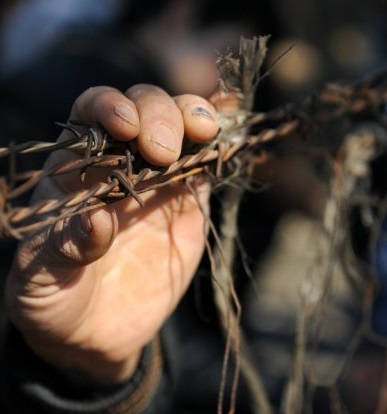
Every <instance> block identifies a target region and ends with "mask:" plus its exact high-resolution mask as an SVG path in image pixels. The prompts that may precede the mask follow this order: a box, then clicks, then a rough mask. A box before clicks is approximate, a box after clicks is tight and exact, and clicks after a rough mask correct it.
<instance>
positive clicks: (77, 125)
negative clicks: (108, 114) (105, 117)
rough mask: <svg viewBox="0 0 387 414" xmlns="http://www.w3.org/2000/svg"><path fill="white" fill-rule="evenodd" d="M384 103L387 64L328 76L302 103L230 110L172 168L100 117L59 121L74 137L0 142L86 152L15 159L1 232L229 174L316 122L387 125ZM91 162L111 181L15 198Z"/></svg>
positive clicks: (6, 183) (2, 202) (0, 192)
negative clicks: (51, 159)
mask: <svg viewBox="0 0 387 414" xmlns="http://www.w3.org/2000/svg"><path fill="white" fill-rule="evenodd" d="M386 104H387V71H381V72H379V73H376V74H373V75H369V76H367V77H365V78H364V79H362V80H361V81H359V82H357V83H353V84H349V83H340V82H337V83H329V84H327V85H325V86H324V87H323V88H322V89H321V90H320V91H318V92H317V93H315V94H313V95H311V96H309V97H307V98H306V99H305V100H303V101H302V102H300V103H290V104H287V105H284V106H281V107H279V108H277V109H274V110H272V111H268V112H264V113H251V114H245V116H244V117H242V121H238V119H239V118H238V113H235V114H228V115H227V117H228V119H229V120H230V119H231V120H232V123H231V126H230V125H229V124H228V125H227V127H226V128H225V129H223V130H220V131H219V133H218V135H217V137H216V138H215V139H214V141H213V142H211V143H210V144H207V145H204V146H196V147H194V148H188V149H185V150H183V153H182V156H181V157H180V159H179V160H178V161H176V162H175V163H173V164H172V165H170V166H169V167H166V168H156V167H154V166H151V165H148V164H146V163H145V161H144V160H143V159H142V158H141V157H140V156H139V155H138V154H133V153H132V151H131V150H130V148H129V146H128V145H126V144H125V143H122V142H119V141H116V140H114V139H113V138H112V137H110V136H109V135H108V134H107V133H106V131H104V129H103V128H102V127H101V126H100V125H94V124H85V123H82V122H79V121H69V122H68V123H66V124H58V125H59V126H61V127H62V128H64V129H67V130H69V131H70V132H71V133H72V134H73V137H72V138H69V139H67V140H64V141H61V142H41V141H28V142H24V143H21V144H17V145H14V144H10V145H9V146H8V147H5V148H0V158H8V160H9V164H10V165H15V164H16V159H17V158H19V157H21V156H24V155H26V154H34V153H41V152H47V153H51V152H53V151H57V150H61V149H67V150H71V151H74V152H77V153H78V154H79V157H80V158H79V159H76V160H71V161H67V162H63V163H59V164H56V165H53V166H49V167H43V168H42V169H41V170H34V171H25V172H17V171H13V170H14V169H15V167H13V168H10V173H9V174H8V175H7V176H2V177H0V237H7V236H12V237H17V238H23V237H24V236H26V235H28V234H30V233H31V232H34V231H38V230H41V229H42V228H44V227H45V226H48V225H50V224H52V223H54V222H55V221H57V220H58V219H61V218H64V217H68V216H71V215H74V214H78V213H79V212H81V211H84V210H85V209H90V208H96V207H98V206H101V205H103V204H105V203H111V202H113V201H116V200H121V199H123V198H124V197H133V198H135V199H136V200H137V202H138V203H139V204H140V205H142V204H143V202H142V200H141V197H140V194H142V193H144V192H146V191H150V190H153V189H156V188H159V187H163V186H167V185H170V184H171V183H172V182H177V181H182V180H184V179H186V178H187V177H189V176H194V175H198V174H206V173H208V172H209V171H210V170H211V169H212V170H214V169H215V172H216V174H215V175H216V176H217V178H218V180H221V179H222V178H224V177H223V176H224V175H225V174H227V168H223V167H222V168H220V167H219V166H226V167H227V165H228V163H229V162H230V161H231V160H232V159H233V158H235V157H240V156H241V154H243V153H246V151H247V152H254V151H259V150H262V148H264V146H265V144H266V143H268V142H270V141H273V140H276V139H279V138H285V137H290V136H291V135H292V134H293V135H294V134H298V135H299V136H300V135H302V136H304V137H305V136H307V132H308V130H310V129H311V128H319V127H323V126H324V125H325V124H327V123H329V122H331V121H334V120H335V119H342V118H347V119H349V118H354V117H356V116H361V117H362V118H369V119H372V120H374V121H375V122H377V123H378V124H380V125H381V126H382V127H383V128H385V127H386V126H387V120H386ZM221 116H225V115H224V114H220V117H221ZM352 121H353V122H355V121H354V119H353V120H352ZM241 122H242V123H241ZM240 130H242V131H246V132H245V133H244V135H243V136H242V139H237V140H235V141H234V140H232V139H230V137H232V136H235V135H238V134H239V132H240ZM89 168H105V169H106V171H109V173H107V177H106V181H104V182H98V183H95V184H94V185H92V186H91V187H90V188H87V189H82V190H79V191H75V192H72V193H69V194H67V195H66V196H64V197H63V198H61V199H46V200H40V201H37V202H35V203H34V204H32V205H29V206H18V205H17V203H16V201H17V200H18V198H19V197H21V196H22V195H23V194H26V193H27V192H29V191H31V190H33V189H34V188H35V187H36V186H37V185H38V184H39V183H40V182H41V181H42V180H43V179H45V178H47V177H54V176H59V175H64V174H69V173H72V172H74V171H79V172H80V174H82V173H83V174H84V172H85V171H86V169H89ZM48 215H49V216H48Z"/></svg>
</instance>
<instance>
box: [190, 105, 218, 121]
mask: <svg viewBox="0 0 387 414" xmlns="http://www.w3.org/2000/svg"><path fill="white" fill-rule="evenodd" d="M191 115H193V116H204V117H205V118H209V119H211V120H213V121H214V117H213V116H212V114H211V112H210V111H209V110H208V109H207V108H204V107H203V106H198V107H196V108H194V109H193V110H192V112H191Z"/></svg>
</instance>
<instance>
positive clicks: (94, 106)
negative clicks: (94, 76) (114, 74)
mask: <svg viewBox="0 0 387 414" xmlns="http://www.w3.org/2000/svg"><path fill="white" fill-rule="evenodd" d="M70 119H75V120H80V121H85V122H91V123H94V122H95V123H99V124H102V126H103V127H104V128H105V129H106V130H107V131H108V132H109V134H110V135H111V136H113V137H114V138H116V139H119V140H122V141H128V140H131V139H134V138H135V137H137V135H138V133H139V130H140V121H139V117H138V113H137V109H136V105H135V104H134V103H133V102H131V101H130V100H129V99H128V98H127V97H126V96H125V95H124V94H123V93H122V92H120V91H119V90H117V89H114V88H111V87H108V86H97V87H92V88H89V89H87V90H86V91H85V92H83V93H82V94H81V95H80V96H79V97H78V98H77V99H76V100H75V102H74V105H73V107H72V109H71V114H70Z"/></svg>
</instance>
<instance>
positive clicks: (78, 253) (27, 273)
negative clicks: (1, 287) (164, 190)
mask: <svg viewBox="0 0 387 414" xmlns="http://www.w3.org/2000/svg"><path fill="white" fill-rule="evenodd" d="M117 229H118V220H117V216H116V213H115V212H114V210H112V209H110V208H103V209H99V210H94V211H89V212H86V213H83V214H80V215H76V216H74V217H71V218H69V219H64V220H61V221H59V222H58V223H56V224H55V225H53V226H52V227H51V228H50V229H49V230H48V231H47V232H42V233H40V234H39V235H37V236H35V237H32V238H31V239H29V240H27V241H25V242H24V243H22V244H21V245H20V247H19V249H18V251H17V253H16V257H15V260H14V265H13V268H12V270H11V274H10V279H11V280H12V279H13V281H14V282H16V284H17V285H18V286H19V288H20V287H22V286H23V285H24V288H22V289H23V290H24V289H25V288H27V291H30V289H31V288H32V287H33V286H35V287H36V288H38V287H44V286H48V285H52V284H59V285H62V283H64V282H65V283H67V282H69V280H71V279H72V278H75V277H77V276H78V275H79V273H80V272H81V271H82V269H83V267H84V266H86V265H88V264H90V263H92V262H94V261H96V260H98V259H99V258H101V257H102V256H103V255H104V254H105V253H106V252H107V251H108V249H109V248H110V246H111V244H112V242H113V240H114V237H115V235H116V234H117ZM64 279H65V280H64ZM11 283H12V282H11ZM34 290H35V288H34Z"/></svg>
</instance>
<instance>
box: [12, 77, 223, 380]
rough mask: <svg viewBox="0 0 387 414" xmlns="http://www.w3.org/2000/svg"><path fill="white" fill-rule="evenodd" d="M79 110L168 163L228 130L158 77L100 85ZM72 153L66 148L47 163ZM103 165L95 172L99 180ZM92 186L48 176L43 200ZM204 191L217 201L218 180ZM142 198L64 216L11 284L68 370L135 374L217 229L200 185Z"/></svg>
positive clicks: (21, 254) (54, 360)
mask: <svg viewBox="0 0 387 414" xmlns="http://www.w3.org/2000/svg"><path fill="white" fill-rule="evenodd" d="M70 118H71V119H78V120H82V121H87V122H99V123H101V124H102V125H103V126H104V128H105V129H106V130H107V131H108V132H109V133H110V135H111V136H113V137H114V138H116V139H117V140H121V141H130V140H136V141H137V145H138V148H139V152H140V154H141V155H142V156H143V157H144V158H145V159H147V160H148V161H149V162H151V163H153V164H155V165H163V166H165V165H169V164H171V163H172V162H174V161H175V160H177V159H178V157H179V155H180V150H181V146H182V141H183V135H184V136H186V137H188V139H191V140H193V141H196V142H206V141H208V140H210V139H211V138H213V137H214V136H215V135H216V132H217V130H218V125H217V121H216V112H215V110H214V108H213V106H212V105H211V104H210V103H209V102H208V101H206V100H204V99H203V98H200V97H198V96H194V95H182V96H179V97H177V98H174V99H173V98H171V97H170V96H169V95H167V94H166V92H164V91H163V90H161V89H160V88H158V87H155V86H151V85H137V86H134V87H132V88H130V89H128V91H126V93H125V94H122V93H120V92H119V91H117V90H114V89H112V88H108V87H96V88H90V89H89V90H87V91H85V92H84V93H83V94H82V95H81V96H80V97H79V98H78V99H77V100H76V102H75V103H74V105H73V108H72V111H71V115H70ZM67 134H69V132H66V131H64V132H63V133H62V135H61V137H60V138H59V139H64V138H65V137H66V136H67ZM71 157H75V154H74V153H71V152H70V151H68V150H66V151H58V152H56V153H53V154H52V155H51V156H50V157H49V159H48V161H47V163H48V164H52V163H54V162H58V161H61V162H63V161H65V160H67V159H70V158H71ZM92 174H93V173H92V172H90V170H88V172H87V176H86V181H89V180H90V181H93V180H96V177H95V176H93V175H92ZM80 187H81V180H80V178H79V177H75V178H74V176H71V177H67V176H64V177H62V178H60V179H58V178H57V179H53V178H47V179H45V180H44V181H43V182H42V183H41V184H40V185H39V186H38V188H37V189H36V192H35V194H34V196H33V197H34V198H39V199H45V198H53V197H62V196H63V194H65V193H66V192H68V191H69V189H70V188H71V189H74V188H80ZM197 192H198V194H199V198H200V200H201V202H202V204H203V205H204V206H208V203H207V202H208V196H209V189H208V186H207V185H206V184H201V185H199V186H198V187H197ZM142 198H143V199H144V201H145V207H143V208H141V207H139V206H138V204H137V203H136V201H135V200H133V199H132V198H127V199H124V200H122V201H119V202H117V203H114V204H113V205H111V206H108V207H105V208H101V209H98V210H95V211H91V212H90V213H84V214H83V215H81V216H75V217H72V218H71V219H66V220H64V221H62V222H58V223H57V224H56V225H55V226H53V228H51V229H50V231H48V232H42V233H40V234H39V235H37V236H34V237H33V238H31V239H28V240H26V241H24V242H23V243H22V244H21V245H20V246H19V248H18V251H17V253H16V256H15V260H14V265H13V268H12V270H11V272H10V274H9V277H8V280H7V285H6V294H5V299H6V308H7V312H8V315H9V317H10V319H11V321H12V322H13V324H14V325H15V326H16V327H17V328H18V329H19V330H20V332H21V333H22V334H23V336H24V337H25V339H26V341H27V343H28V344H29V346H30V347H31V348H32V349H33V350H34V352H35V353H36V354H38V355H39V356H40V357H41V358H43V359H44V360H46V361H48V362H49V363H51V364H53V365H54V366H57V367H58V368H60V369H62V370H65V371H69V372H79V373H82V374H84V375H86V376H87V377H89V378H91V379H93V380H96V381H100V382H106V383H116V382H120V381H123V380H125V379H127V378H129V377H130V376H131V374H132V373H133V372H134V370H135V368H136V364H137V362H138V358H139V355H140V353H141V349H142V348H143V347H144V345H145V344H147V343H148V342H149V341H150V340H151V339H152V338H153V337H154V336H155V335H156V334H157V332H158V330H159V329H160V327H161V326H162V325H163V323H164V322H165V320H166V318H167V317H168V316H169V315H170V313H171V312H172V311H173V310H174V308H175V306H176V305H177V303H178V302H179V300H180V298H181V296H182V295H183V294H184V292H185V290H186V289H187V287H188V285H189V283H190V281H191V279H192V277H193V275H194V272H195V270H196V267H197V265H198V263H199V261H200V258H201V255H202V252H203V246H204V238H205V232H204V227H205V226H204V219H203V215H202V213H201V211H200V209H199V208H198V205H197V202H196V201H195V199H194V197H193V196H192V194H190V193H189V192H188V191H187V190H186V189H185V188H184V187H183V186H181V185H177V186H175V187H168V188H163V189H160V190H157V191H150V192H148V193H145V195H144V194H143V195H142Z"/></svg>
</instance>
